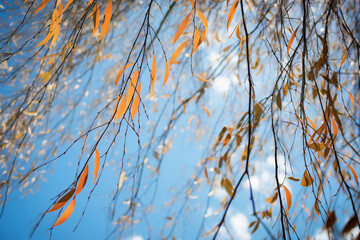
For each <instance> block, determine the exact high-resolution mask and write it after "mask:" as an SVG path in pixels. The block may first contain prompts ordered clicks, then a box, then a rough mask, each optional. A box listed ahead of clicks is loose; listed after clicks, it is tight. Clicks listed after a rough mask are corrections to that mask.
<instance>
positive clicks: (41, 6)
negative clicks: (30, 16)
mask: <svg viewBox="0 0 360 240" xmlns="http://www.w3.org/2000/svg"><path fill="white" fill-rule="evenodd" d="M48 2H49V0H43V1H42V2H41V3H40V5H39V7H38V8H37V9H36V11H35V14H37V13H38V12H40V11H41V10H42V9H43V8H44V7H45V6H46V4H48Z"/></svg>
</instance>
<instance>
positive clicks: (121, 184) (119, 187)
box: [118, 171, 126, 191]
mask: <svg viewBox="0 0 360 240" xmlns="http://www.w3.org/2000/svg"><path fill="white" fill-rule="evenodd" d="M125 180H126V175H125V172H124V171H123V172H122V173H121V175H120V180H119V183H118V190H119V191H120V190H121V188H122V186H123V184H124V181H125Z"/></svg>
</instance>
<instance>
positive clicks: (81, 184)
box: [75, 164, 89, 195]
mask: <svg viewBox="0 0 360 240" xmlns="http://www.w3.org/2000/svg"><path fill="white" fill-rule="evenodd" d="M88 172H89V166H88V165H87V164H86V166H85V168H84V171H83V172H82V173H81V176H80V178H79V181H78V183H77V188H76V193H75V195H78V194H79V193H80V192H81V191H82V190H83V188H84V186H85V184H86V181H87V177H88Z"/></svg>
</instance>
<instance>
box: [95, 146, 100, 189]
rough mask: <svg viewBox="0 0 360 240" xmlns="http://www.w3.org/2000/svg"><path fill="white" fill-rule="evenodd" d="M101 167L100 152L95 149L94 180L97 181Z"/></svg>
mask: <svg viewBox="0 0 360 240" xmlns="http://www.w3.org/2000/svg"><path fill="white" fill-rule="evenodd" d="M99 167H100V154H99V151H98V150H97V149H95V159H94V182H96V178H97V175H98V172H99Z"/></svg>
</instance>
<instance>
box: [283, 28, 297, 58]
mask: <svg viewBox="0 0 360 240" xmlns="http://www.w3.org/2000/svg"><path fill="white" fill-rule="evenodd" d="M299 27H300V25H299V26H298V27H297V28H296V29H295V31H294V32H293V34H292V35H291V37H290V40H289V43H288V49H287V52H286V54H289V51H290V48H291V45H292V44H293V42H294V39H295V35H296V32H297V30H298V29H299Z"/></svg>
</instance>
